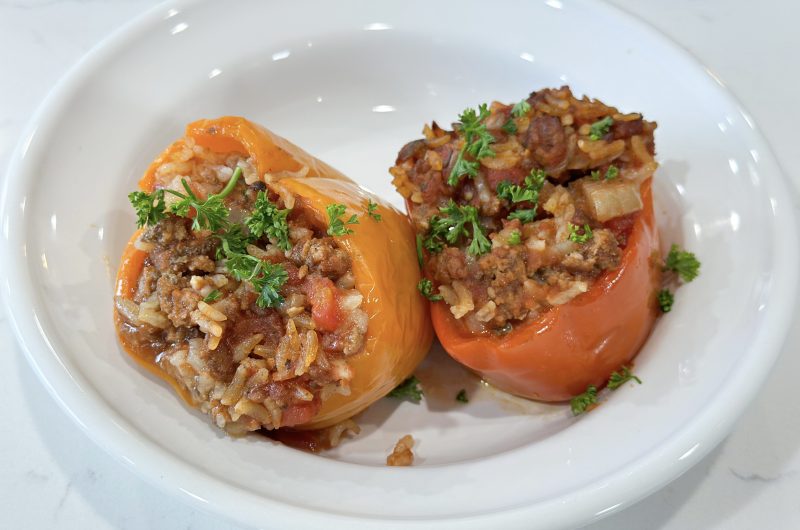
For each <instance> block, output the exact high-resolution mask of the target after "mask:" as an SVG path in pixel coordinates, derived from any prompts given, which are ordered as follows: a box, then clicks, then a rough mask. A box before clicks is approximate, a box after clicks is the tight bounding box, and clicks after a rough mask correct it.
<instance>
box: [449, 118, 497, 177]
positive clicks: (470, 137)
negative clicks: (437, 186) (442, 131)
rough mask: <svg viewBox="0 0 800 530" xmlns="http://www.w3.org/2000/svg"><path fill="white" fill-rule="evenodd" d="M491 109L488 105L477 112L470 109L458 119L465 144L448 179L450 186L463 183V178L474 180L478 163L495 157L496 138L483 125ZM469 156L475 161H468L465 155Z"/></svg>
mask: <svg viewBox="0 0 800 530" xmlns="http://www.w3.org/2000/svg"><path fill="white" fill-rule="evenodd" d="M489 114H491V113H490V112H489V108H488V107H487V105H486V103H482V104H481V105H480V106H478V111H477V112H476V111H475V109H473V108H468V109H466V110H465V111H464V112H462V113H461V115H460V116H459V117H458V119H459V120H461V121H460V122H459V125H458V126H457V128H458V130H459V132H461V135H462V136H463V137H464V144H463V145H462V146H461V150H459V152H458V156H457V157H456V161H455V163H454V164H453V169H452V170H451V171H450V176H449V177H447V183H448V184H449V185H450V186H456V185H458V183H459V182H460V181H461V177H463V176H467V177H469V178H473V177H475V176H476V175H477V174H478V168H479V167H480V163H479V162H477V161H478V160H480V159H481V158H486V157H493V156H495V152H494V150H493V149H492V148H491V144H493V143H494V141H495V140H494V136H492V134H491V133H490V132H489V131H488V130H487V129H486V125H485V124H484V123H483V122H484V121H485V120H486V118H488V117H489ZM467 154H469V155H470V156H472V157H473V158H474V160H468V159H466V158H465V155H467Z"/></svg>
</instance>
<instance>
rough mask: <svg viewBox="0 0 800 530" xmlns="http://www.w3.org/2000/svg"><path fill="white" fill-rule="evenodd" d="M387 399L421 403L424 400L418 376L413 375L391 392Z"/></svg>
mask: <svg viewBox="0 0 800 530" xmlns="http://www.w3.org/2000/svg"><path fill="white" fill-rule="evenodd" d="M387 397H390V398H396V399H407V400H409V401H412V402H414V403H419V402H420V401H421V400H422V388H421V387H420V382H419V379H417V376H415V375H412V376H411V377H409V378H408V379H406V380H405V381H403V382H402V383H400V384H399V385H397V386H396V387H395V389H394V390H392V391H391V392H389V393H388V394H387Z"/></svg>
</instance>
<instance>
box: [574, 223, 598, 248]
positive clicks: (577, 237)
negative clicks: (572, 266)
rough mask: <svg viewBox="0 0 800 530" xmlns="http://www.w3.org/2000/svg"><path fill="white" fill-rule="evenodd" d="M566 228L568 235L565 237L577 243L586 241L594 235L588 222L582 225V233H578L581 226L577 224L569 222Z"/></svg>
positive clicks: (580, 243)
mask: <svg viewBox="0 0 800 530" xmlns="http://www.w3.org/2000/svg"><path fill="white" fill-rule="evenodd" d="M568 228H569V236H567V239H569V240H570V241H573V242H575V243H578V244H579V245H582V244H584V243H586V242H588V241H589V240H590V239H592V237H594V234H593V233H592V227H590V226H589V225H588V224H585V225H583V234H579V233H578V230H580V229H581V228H580V227H579V226H577V225H574V224H572V223H569V225H568Z"/></svg>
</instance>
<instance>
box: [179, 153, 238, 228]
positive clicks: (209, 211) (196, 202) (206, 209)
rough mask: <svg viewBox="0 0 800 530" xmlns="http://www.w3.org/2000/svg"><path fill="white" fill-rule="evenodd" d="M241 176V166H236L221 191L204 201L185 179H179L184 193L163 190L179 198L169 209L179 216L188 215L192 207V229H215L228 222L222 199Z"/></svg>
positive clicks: (226, 210)
mask: <svg viewBox="0 0 800 530" xmlns="http://www.w3.org/2000/svg"><path fill="white" fill-rule="evenodd" d="M241 176H242V168H240V167H237V168H236V170H235V171H234V172H233V175H232V176H231V178H230V180H229V181H228V183H227V184H226V185H225V187H224V188H223V189H222V191H220V192H219V193H215V194H213V195H209V196H208V197H207V198H206V200H204V201H201V200H200V199H199V198H198V197H197V195H195V194H194V192H193V191H192V188H190V187H189V184H188V183H187V182H186V179H181V184H182V185H183V189H184V190H186V195H184V194H183V193H180V192H177V191H175V190H169V189H165V190H164V191H165V192H167V193H170V194H172V195H175V196H176V197H178V198H180V199H181V200H180V201H178V202H176V203H174V204H173V205H172V206H170V208H169V211H170V212H172V213H174V214H175V215H177V216H179V217H188V216H189V210H190V209H194V211H195V215H194V220H193V221H192V230H212V231H215V230H219V229H220V228H224V227H225V225H226V224H227V222H228V214H229V213H230V212H229V211H228V208H226V207H225V204H224V203H223V199H225V197H227V196H228V195H229V194H230V193H231V192H232V191H233V188H234V187H235V186H236V182H237V181H238V180H239V177H241Z"/></svg>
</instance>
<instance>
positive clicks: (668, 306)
mask: <svg viewBox="0 0 800 530" xmlns="http://www.w3.org/2000/svg"><path fill="white" fill-rule="evenodd" d="M657 296H658V307H660V308H661V312H662V313H669V312H670V311H672V304H674V303H675V295H674V294H672V292H671V291H670V290H669V289H661V290H660V291H658V295H657Z"/></svg>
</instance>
